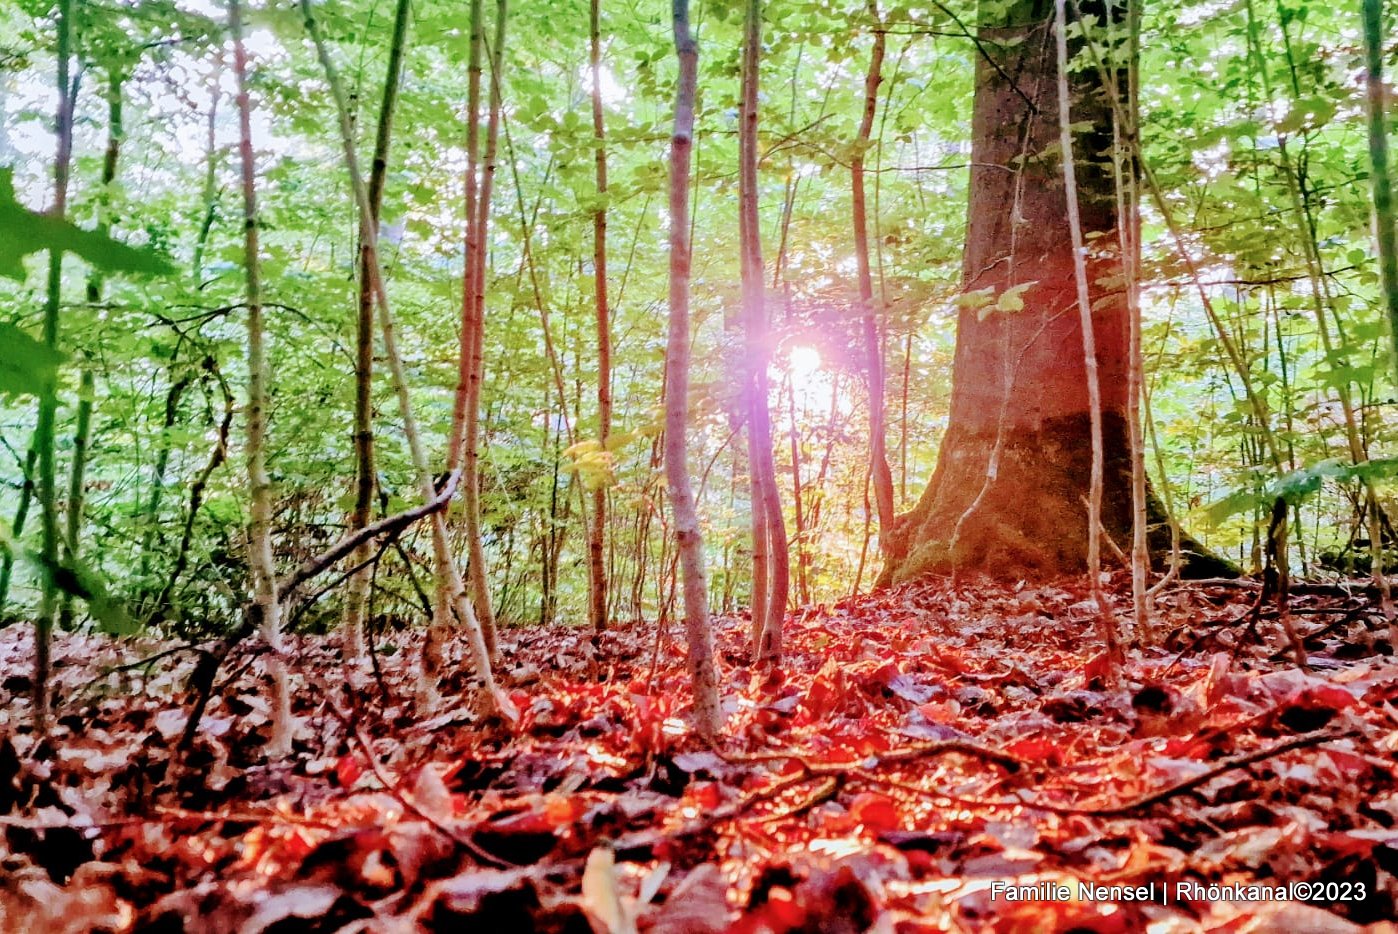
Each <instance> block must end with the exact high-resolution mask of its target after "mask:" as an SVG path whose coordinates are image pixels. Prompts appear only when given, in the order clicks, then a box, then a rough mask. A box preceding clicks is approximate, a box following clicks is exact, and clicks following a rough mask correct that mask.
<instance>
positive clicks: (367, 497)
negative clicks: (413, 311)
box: [343, 0, 409, 659]
mask: <svg viewBox="0 0 1398 934" xmlns="http://www.w3.org/2000/svg"><path fill="white" fill-rule="evenodd" d="M408 13H409V6H408V0H398V5H397V7H396V8H395V12H394V16H393V38H392V39H391V40H390V41H389V48H388V72H387V74H386V75H385V77H384V87H383V100H382V103H380V104H379V124H378V131H377V133H376V134H375V137H374V161H373V163H372V164H371V165H370V167H369V209H370V210H371V211H372V212H373V216H372V218H371V219H370V220H371V222H372V223H374V224H377V223H378V222H379V212H380V210H381V208H382V206H383V189H384V181H385V179H386V178H387V177H388V150H389V144H390V142H391V141H392V138H393V111H394V109H395V107H396V105H397V103H398V84H399V82H400V81H401V80H402V74H403V50H404V46H405V45H406V42H407V33H408ZM369 277H370V272H369V256H368V248H367V247H366V246H365V245H364V244H362V243H361V244H360V245H359V304H358V311H357V314H356V316H355V333H354V348H355V349H354V509H353V511H352V512H351V513H350V524H349V530H350V531H351V532H353V531H354V530H355V529H362V528H364V527H365V526H366V525H368V524H369V519H370V517H371V515H372V513H373V508H374V290H373V287H372V286H371V284H370V281H369ZM373 556H374V546H373V543H372V542H365V543H364V545H363V546H362V547H361V548H359V549H358V550H357V551H356V552H355V553H354V557H353V558H352V559H350V560H351V563H352V565H354V566H360V565H362V567H360V569H359V570H358V571H356V572H355V573H354V574H353V575H352V576H351V577H350V580H349V587H348V589H347V590H346V592H345V614H344V623H343V629H344V649H343V651H344V655H345V658H346V659H360V658H362V657H363V656H364V623H365V619H364V616H365V607H366V605H367V602H368V596H369V584H370V576H371V574H372V573H373V569H372V568H371V567H370V566H369V565H370V562H371V560H372V559H373Z"/></svg>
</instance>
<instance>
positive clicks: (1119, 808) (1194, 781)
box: [1072, 730, 1355, 817]
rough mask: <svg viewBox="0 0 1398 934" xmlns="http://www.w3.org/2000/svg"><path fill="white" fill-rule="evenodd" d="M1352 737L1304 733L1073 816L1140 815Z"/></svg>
mask: <svg viewBox="0 0 1398 934" xmlns="http://www.w3.org/2000/svg"><path fill="white" fill-rule="evenodd" d="M1354 735H1355V734H1354V733H1353V732H1345V733H1332V732H1329V731H1326V730H1317V731H1316V732H1314V733H1304V734H1302V735H1301V736H1297V737H1295V738H1294V739H1289V740H1287V741H1286V742H1282V743H1276V744H1275V745H1272V746H1267V747H1264V748H1262V749H1254V750H1253V751H1252V752H1249V753H1246V754H1244V755H1241V756H1234V757H1233V758H1231V759H1225V760H1224V761H1222V762H1220V763H1219V764H1218V765H1216V766H1214V767H1213V768H1211V769H1209V770H1208V771H1207V772H1201V773H1199V774H1198V775H1195V776H1194V777H1193V778H1187V779H1185V780H1184V781H1180V782H1176V783H1175V784H1173V785H1167V786H1166V787H1164V788H1162V789H1160V790H1159V791H1153V792H1151V793H1150V794H1147V795H1142V796H1141V797H1139V798H1136V799H1135V800H1133V801H1128V802H1126V803H1125V804H1119V805H1114V806H1112V807H1104V808H1085V809H1083V810H1080V811H1074V812H1072V813H1076V814H1088V815H1093V816H1096V817H1115V816H1119V815H1122V814H1129V813H1131V812H1132V811H1139V810H1143V809H1145V808H1148V807H1153V806H1154V805H1157V804H1160V803H1161V802H1162V801H1168V800H1169V799H1171V798H1175V797H1178V796H1180V795H1183V794H1188V793H1189V792H1191V791H1193V790H1194V789H1196V788H1199V787H1202V786H1204V785H1207V784H1208V783H1209V782H1211V781H1213V780H1214V779H1216V778H1218V777H1219V776H1220V775H1224V774H1226V773H1228V772H1232V771H1235V770H1237V769H1243V768H1247V767H1248V766H1250V765H1255V764H1257V763H1258V762H1263V761H1265V760H1267V759H1272V758H1275V757H1276V756H1280V755H1282V754H1283V753H1288V752H1292V751H1293V750H1297V749H1306V748H1308V747H1311V746H1320V745H1324V744H1325V743H1333V742H1335V741H1336V740H1340V739H1348V738H1350V737H1353V736H1354Z"/></svg>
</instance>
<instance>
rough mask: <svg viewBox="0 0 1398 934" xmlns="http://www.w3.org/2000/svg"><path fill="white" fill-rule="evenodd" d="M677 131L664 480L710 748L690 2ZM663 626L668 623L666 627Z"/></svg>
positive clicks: (700, 726)
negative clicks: (695, 449)
mask: <svg viewBox="0 0 1398 934" xmlns="http://www.w3.org/2000/svg"><path fill="white" fill-rule="evenodd" d="M671 12H672V19H673V22H674V27H675V54H676V56H677V57H678V58H679V65H680V74H679V81H678V83H677V84H676V87H675V129H674V133H673V135H672V136H671V137H670V328H669V335H668V338H667V343H666V348H665V480H666V483H667V485H668V486H669V488H670V507H671V509H672V510H673V512H674V516H675V538H676V540H677V544H678V550H679V559H680V562H679V563H680V571H681V573H682V574H683V577H684V634H685V641H686V643H687V644H688V649H689V676H690V683H691V685H692V686H693V691H694V729H695V732H696V733H698V735H699V736H700V737H702V738H703V739H705V740H709V741H712V740H713V739H715V738H716V737H717V735H718V728H719V718H720V716H721V714H720V711H719V705H718V663H717V659H716V658H715V652H714V633H713V627H712V626H711V625H710V623H709V595H708V591H707V587H706V584H705V581H704V535H703V530H702V529H701V527H700V525H699V513H698V510H697V509H696V507H695V503H694V486H693V482H692V481H691V480H690V476H689V458H688V452H687V451H686V449H685V445H686V443H687V441H688V438H687V432H686V427H687V422H688V415H689V412H688V409H689V341H690V335H689V269H690V255H689V254H690V241H689V173H690V164H691V159H692V153H693V148H694V98H695V91H696V86H697V85H698V83H699V47H698V45H696V44H695V42H694V36H693V34H692V33H691V32H690V29H689V0H673V2H672V4H671ZM661 625H662V626H663V625H664V623H663V622H662V623H661Z"/></svg>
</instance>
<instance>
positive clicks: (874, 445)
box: [850, 0, 895, 561]
mask: <svg viewBox="0 0 1398 934" xmlns="http://www.w3.org/2000/svg"><path fill="white" fill-rule="evenodd" d="M869 16H870V17H871V19H872V20H873V24H874V48H873V50H872V52H871V53H870V56H869V70H868V72H867V73H866V74H865V76H864V113H863V115H862V116H861V118H860V121H859V132H858V134H857V135H856V136H855V141H854V158H853V159H852V160H851V161H850V200H851V207H852V211H851V213H852V214H853V216H854V258H855V262H856V263H858V269H859V306H860V311H861V324H862V327H863V332H864V354H865V375H866V378H867V380H868V388H869V470H870V473H871V476H872V482H873V487H874V503H875V506H876V507H877V509H878V516H879V551H880V552H881V553H882V554H883V555H884V560H885V561H887V560H888V554H889V551H888V549H889V535H890V533H891V532H892V531H893V527H894V525H895V520H894V514H893V509H894V506H893V473H892V471H890V470H889V467H888V439H887V431H888V429H887V426H886V424H885V421H886V419H885V411H884V407H885V400H884V396H885V394H886V393H885V385H884V384H885V382H886V376H885V372H884V360H883V333H882V327H881V326H880V322H879V317H880V312H879V311H877V310H875V308H874V282H873V276H872V274H871V273H870V270H869V218H868V209H867V207H866V198H865V193H864V154H865V152H866V151H867V150H868V148H869V140H870V136H871V134H872V132H873V129H874V114H875V111H876V110H877V109H878V102H879V85H880V84H881V83H882V82H883V58H884V47H885V35H884V31H883V24H882V22H881V21H880V19H879V7H878V2H877V0H870V3H869Z"/></svg>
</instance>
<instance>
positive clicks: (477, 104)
mask: <svg viewBox="0 0 1398 934" xmlns="http://www.w3.org/2000/svg"><path fill="white" fill-rule="evenodd" d="M467 15H468V26H467V34H468V43H469V46H468V51H467V58H466V75H467V92H466V177H465V186H464V187H465V202H466V243H465V257H464V262H463V264H462V271H461V321H460V331H461V346H460V348H459V350H458V352H457V360H456V392H455V395H454V397H453V401H452V412H451V437H450V439H449V440H448V441H447V470H448V471H451V470H456V469H458V468H460V467H461V461H462V458H463V456H464V455H465V447H466V434H467V424H466V423H467V420H468V416H467V410H468V409H469V408H470V405H471V378H472V376H474V375H475V356H474V353H473V342H474V341H475V332H474V320H473V319H474V312H475V306H474V298H475V294H476V289H475V275H476V250H477V248H478V237H479V232H478V231H477V230H476V220H477V215H476V197H477V195H478V194H479V189H478V184H479V179H478V170H479V161H480V110H481V46H482V45H483V44H484V39H483V36H482V29H483V28H484V27H483V24H482V12H481V0H471V2H470V4H469V13H468V14H467ZM475 479H476V478H475V477H473V476H468V475H467V473H466V471H465V470H463V471H462V484H461V485H462V486H463V487H465V488H466V489H467V490H469V489H470V488H471V487H472V486H473V485H474V484H473V483H472V481H473V480H475ZM463 499H464V493H463ZM452 567H453V569H454V568H455V563H454V562H453V565H452ZM449 584H450V581H449V579H448V577H445V576H442V575H438V577H437V581H436V596H435V600H436V609H435V610H434V613H435V615H437V616H438V617H444V616H445V614H446V612H447V609H448V608H449V607H450V606H451V605H452V595H451V592H450V586H449ZM472 615H473V616H474V615H475V614H474V612H473V614H472ZM477 625H479V622H478V623H477ZM481 635H482V638H484V637H485V627H483V626H481ZM489 645H490V643H489V642H488V641H487V642H486V648H487V651H489ZM423 651H424V653H425V654H424V661H425V663H426V664H427V666H428V667H431V668H435V667H436V666H437V665H438V664H440V659H439V658H438V657H437V651H438V650H437V647H436V644H435V640H434V639H429V640H428V642H427V644H426V645H425V646H424V649H423ZM424 687H425V685H424Z"/></svg>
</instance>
